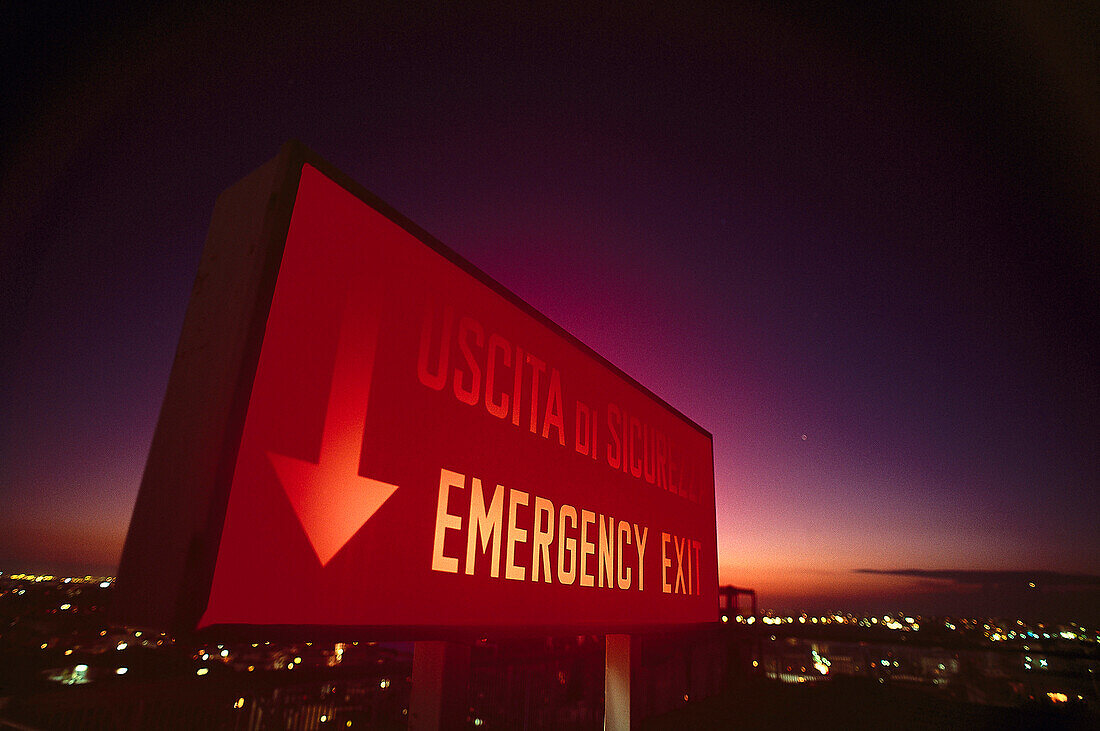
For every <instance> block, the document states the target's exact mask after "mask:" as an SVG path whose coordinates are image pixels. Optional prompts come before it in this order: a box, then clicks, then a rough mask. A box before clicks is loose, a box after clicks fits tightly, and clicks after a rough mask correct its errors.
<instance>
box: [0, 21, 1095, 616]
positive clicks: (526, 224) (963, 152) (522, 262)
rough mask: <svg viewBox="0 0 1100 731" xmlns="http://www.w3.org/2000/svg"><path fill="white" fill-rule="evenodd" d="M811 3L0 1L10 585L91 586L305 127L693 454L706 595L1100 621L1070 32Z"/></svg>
mask: <svg viewBox="0 0 1100 731" xmlns="http://www.w3.org/2000/svg"><path fill="white" fill-rule="evenodd" d="M24 5H34V4H31V3H25V4H24ZM1085 5H1086V4H1084V3H1082V4H1081V7H1082V8H1084V7H1085ZM814 6H815V4H812V3H805V4H801V3H795V4H792V5H789V6H787V7H786V9H784V10H774V11H773V10H764V9H761V8H759V7H757V6H755V5H743V6H729V5H727V4H725V3H723V4H719V5H715V6H713V7H711V6H704V7H703V8H701V9H697V10H693V11H690V12H683V11H679V10H677V11H674V10H671V9H667V8H666V9H662V10H644V11H643V10H638V9H636V8H635V9H633V10H631V11H629V12H625V11H624V12H596V11H592V12H585V13H580V12H577V11H568V12H567V11H564V10H558V11H553V12H549V11H548V12H545V13H540V14H529V13H527V12H516V11H513V10H505V9H504V8H502V7H495V8H493V9H492V10H487V11H485V12H484V13H479V14H476V15H475V14H470V15H461V16H460V15H456V14H453V13H452V12H447V13H444V12H442V11H440V10H438V9H435V10H422V11H404V12H403V13H402V14H400V15H399V14H396V13H389V12H387V13H383V14H380V15H379V14H375V13H374V12H372V11H370V10H365V9H363V8H361V7H359V6H358V5H351V6H348V7H347V8H343V9H339V10H326V12H324V13H323V14H321V15H316V14H315V13H316V11H314V10H302V11H295V12H290V11H270V10H266V9H265V10H260V9H257V8H247V7H244V8H242V9H232V10H230V9H225V8H220V7H216V6H212V5H211V6H207V5H202V6H201V8H200V9H195V8H193V7H192V8H190V9H188V10H181V9H178V8H176V7H168V6H159V5H145V4H143V5H142V6H141V8H140V10H138V9H132V8H116V9H115V10H111V11H104V10H102V9H97V10H95V11H93V10H91V9H88V10H85V11H75V12H74V11H72V10H70V9H68V8H64V9H63V8H62V7H61V6H58V7H57V8H56V9H55V10H53V11H50V10H44V9H42V8H33V9H32V8H16V9H14V16H13V22H12V23H10V24H9V26H8V28H7V29H6V30H4V31H3V33H4V36H3V37H2V43H0V47H3V48H4V49H5V50H4V51H3V53H4V54H5V58H4V59H3V61H4V63H3V66H4V71H3V74H4V79H3V84H2V86H3V88H4V89H5V91H4V92H3V98H4V99H5V103H4V104H3V105H0V106H2V107H3V110H2V112H0V114H2V117H0V119H2V122H3V132H4V138H3V148H2V155H0V172H2V176H3V177H2V186H3V187H2V197H0V222H2V231H0V338H2V339H0V569H2V570H5V571H16V570H20V571H21V570H50V571H79V572H81V573H83V572H85V571H92V572H113V571H114V570H115V567H116V566H117V561H118V557H119V554H120V552H121V548H122V542H123V539H124V537H125V533H126V528H127V525H128V522H129V517H130V512H131V510H132V508H133V504H134V499H135V497H136V494H137V489H138V485H139V483H140V480H141V473H142V469H143V466H144V462H145V458H146V455H147V452H148V448H149V444H150V441H151V438H152V434H153V428H154V424H155V420H156V416H157V413H158V409H159V407H160V402H161V400H162V398H163V395H164V391H165V387H166V384H167V380H168V372H169V368H170V366H171V363H172V357H173V353H174V349H175V345H176V340H177V338H178V336H179V332H180V327H181V324H182V322H183V316H184V311H185V309H186V306H187V301H188V297H189V293H190V288H191V284H192V282H193V279H194V276H195V272H196V269H197V265H198V260H199V255H200V252H201V250H202V245H203V241H204V237H205V232H206V227H207V224H208V222H209V219H210V215H211V212H212V210H213V203H214V200H215V198H216V196H217V194H218V193H219V192H220V191H222V190H223V189H225V188H226V187H228V186H229V185H231V184H232V183H233V182H234V181H236V180H237V179H239V178H241V177H243V176H244V175H245V174H246V173H248V172H249V171H251V170H252V169H254V168H256V167H257V166H259V165H260V164H261V163H263V162H264V161H266V160H267V159H269V158H271V157H273V156H274V155H275V153H276V152H277V151H278V149H279V147H280V145H281V144H282V143H283V142H285V141H286V140H288V139H291V138H297V139H300V140H302V141H303V142H304V143H305V144H307V145H308V146H310V147H311V148H313V149H314V150H315V151H317V152H318V153H319V154H321V155H322V156H324V157H325V158H327V159H328V160H329V161H330V162H332V163H333V164H334V165H336V166H337V167H338V168H340V169H342V170H343V171H344V172H346V173H347V174H349V175H350V176H351V177H352V178H354V179H355V180H357V181H358V182H360V183H362V184H363V185H364V186H365V187H366V188H368V189H369V190H371V191H373V192H374V193H376V194H377V195H379V196H380V197H381V198H382V199H384V200H385V201H387V202H388V203H390V204H391V205H393V206H394V207H395V208H397V209H398V210H399V211H401V212H402V213H404V214H405V215H407V216H408V217H409V218H411V219H412V220H414V221H416V222H417V223H418V224H419V225H421V226H422V227H423V228H425V229H426V230H427V231H429V232H431V233H432V234H433V235H434V236H436V237H437V238H438V239H440V240H441V241H443V242H444V243H445V244H447V245H448V246H450V247H452V248H453V249H455V250H456V251H457V252H459V253H460V254H461V255H463V256H464V257H466V258H467V259H469V260H470V261H471V262H473V263H474V264H475V265H476V266H478V267H480V268H481V269H483V270H484V271H485V272H487V273H488V274H489V275H490V276H492V277H494V278H495V279H497V280H498V281H499V282H501V283H502V284H503V285H504V286H506V287H508V288H509V289H511V290H512V291H513V292H515V293H516V294H517V295H519V296H520V297H521V298H523V299H524V300H526V301H527V302H529V303H530V304H531V305H532V306H534V307H535V308H536V309H538V310H540V311H541V312H543V313H545V314H546V315H547V316H549V317H550V318H551V319H552V320H554V321H556V322H557V323H559V324H560V325H562V326H563V327H564V328H565V329H566V330H568V331H570V332H572V333H573V334H575V335H576V336H577V337H578V338H579V339H580V340H581V341H583V342H584V343H586V344H588V345H590V346H591V347H592V348H593V349H595V350H596V351H597V352H599V353H600V354H602V355H604V356H605V357H607V358H608V359H609V360H610V361H611V362H613V363H615V364H616V365H618V366H619V367H621V368H622V369H623V370H624V371H626V372H627V373H629V374H630V375H632V376H634V377H635V378H636V379H637V380H639V381H640V382H641V383H643V384H644V385H646V386H648V387H649V388H650V389H652V390H653V391H654V392H655V393H657V394H659V395H661V396H662V397H664V398H665V399H666V400H667V401H668V402H669V403H671V404H672V405H674V406H676V407H677V408H678V409H680V410H681V411H683V412H684V413H685V414H686V415H687V416H689V417H690V418H692V419H693V420H695V421H696V422H698V423H699V424H701V425H702V426H703V427H705V428H706V429H708V430H710V431H711V432H712V433H713V434H714V444H715V465H714V467H715V477H716V484H717V519H718V538H719V559H720V580H721V581H722V582H723V583H734V584H737V585H741V586H749V587H754V588H756V589H757V590H758V592H759V593H760V595H761V599H762V604H763V606H765V607H769V606H771V607H776V608H790V609H799V608H803V607H805V608H811V609H812V608H816V607H822V608H825V607H828V608H839V609H861V608H866V609H874V610H876V611H879V610H882V609H884V608H885V609H892V608H902V609H906V610H908V611H925V612H930V611H951V612H960V611H975V612H981V611H990V612H1001V613H1006V614H1010V613H1013V612H1017V611H1021V612H1046V613H1055V614H1070V615H1073V616H1077V617H1080V618H1082V619H1088V618H1090V617H1091V619H1092V620H1093V621H1095V620H1097V619H1100V617H1098V616H1097V615H1098V612H1100V610H1098V609H1097V607H1098V606H1100V529H1098V528H1097V526H1098V525H1100V498H1098V493H1100V457H1098V452H1097V444H1098V439H1100V383H1098V381H1100V376H1098V374H1100V361H1098V357H1097V356H1098V346H1097V342H1098V337H1097V333H1098V332H1100V327H1098V325H1100V307H1098V304H1100V303H1098V299H1100V298H1098V292H1100V278H1098V275H1097V271H1100V253H1098V252H1100V248H1098V246H1097V243H1098V242H1100V225H1098V221H1100V218H1098V214H1097V208H1098V207H1100V206H1098V201H1100V81H1098V75H1097V70H1096V69H1097V66H1096V64H1095V59H1096V58H1097V55H1098V45H1097V38H1096V35H1095V33H1094V31H1095V29H1096V28H1097V27H1100V23H1098V17H1097V12H1096V10H1095V6H1094V7H1093V9H1092V10H1089V11H1087V13H1086V11H1084V10H1082V9H1065V8H1062V9H1058V10H1050V9H1046V10H1044V11H1043V12H1042V13H1040V12H1039V11H1038V10H1035V9H1031V6H1030V5H1025V4H1010V5H1009V6H1008V7H1004V4H1001V3H989V4H988V5H986V4H982V5H975V6H967V7H965V8H963V9H959V8H955V9H953V10H951V11H950V13H948V12H947V11H944V10H931V9H925V10H923V11H918V10H914V11H911V12H905V13H903V12H901V11H876V12H877V13H878V14H870V15H868V14H867V11H856V10H851V9H844V8H834V9H832V10H831V11H829V13H828V14H826V13H825V12H824V11H819V10H816V9H815V7H814ZM51 13H54V14H51ZM1088 29H1092V32H1093V34H1091V35H1090V34H1089V31H1088ZM1032 580H1035V581H1036V583H1037V587H1036V588H1035V589H1030V588H1029V587H1028V586H1027V583H1028V581H1032ZM1090 613H1091V614H1090Z"/></svg>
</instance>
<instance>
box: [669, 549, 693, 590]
mask: <svg viewBox="0 0 1100 731" xmlns="http://www.w3.org/2000/svg"><path fill="white" fill-rule="evenodd" d="M686 542H687V539H686V538H685V539H683V540H680V539H679V538H677V537H676V536H673V537H672V547H673V548H674V549H676V585H675V586H673V587H672V591H673V592H674V593H676V594H687V587H686V585H685V584H684V543H686ZM688 555H689V556H690V555H691V554H688ZM681 586H683V587H684V591H680V587H681Z"/></svg>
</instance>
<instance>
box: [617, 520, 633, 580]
mask: <svg viewBox="0 0 1100 731" xmlns="http://www.w3.org/2000/svg"><path fill="white" fill-rule="evenodd" d="M623 543H630V523H627V522H626V521H625V520H620V521H619V546H618V554H617V559H618V564H619V588H620V589H623V590H624V591H625V590H626V589H629V588H630V567H629V566H624V565H623Z"/></svg>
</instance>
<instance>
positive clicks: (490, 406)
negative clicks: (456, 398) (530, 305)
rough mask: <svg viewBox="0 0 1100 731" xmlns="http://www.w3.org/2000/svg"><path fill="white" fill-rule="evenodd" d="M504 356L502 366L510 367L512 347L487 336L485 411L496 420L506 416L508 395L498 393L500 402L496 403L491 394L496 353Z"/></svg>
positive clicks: (494, 382) (494, 334) (494, 336)
mask: <svg viewBox="0 0 1100 731" xmlns="http://www.w3.org/2000/svg"><path fill="white" fill-rule="evenodd" d="M498 352H500V353H503V354H504V358H503V360H504V365H506V366H510V365H512V346H511V344H510V343H509V342H508V341H507V340H505V339H504V338H502V337H501V336H499V335H497V334H496V333H493V334H492V335H490V336H489V353H488V356H487V357H486V361H487V362H486V364H485V410H486V411H488V412H489V413H490V414H492V415H493V416H495V417H497V418H498V419H503V418H504V417H506V416H508V394H506V393H504V392H503V391H501V392H500V401H496V400H495V399H494V397H493V392H494V391H495V390H496V385H497V384H496V365H497V359H496V357H495V355H496V353H498Z"/></svg>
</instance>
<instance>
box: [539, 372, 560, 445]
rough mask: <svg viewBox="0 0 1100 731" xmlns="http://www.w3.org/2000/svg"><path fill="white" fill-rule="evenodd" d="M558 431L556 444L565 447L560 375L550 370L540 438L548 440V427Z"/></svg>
mask: <svg viewBox="0 0 1100 731" xmlns="http://www.w3.org/2000/svg"><path fill="white" fill-rule="evenodd" d="M551 426H554V427H557V429H558V444H560V445H561V446H563V447H564V446H565V414H564V411H563V409H562V406H561V374H560V373H558V369H557V368H551V369H550V391H549V393H547V394H546V413H545V414H544V415H543V417H542V438H543V439H549V438H550V427H551Z"/></svg>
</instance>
